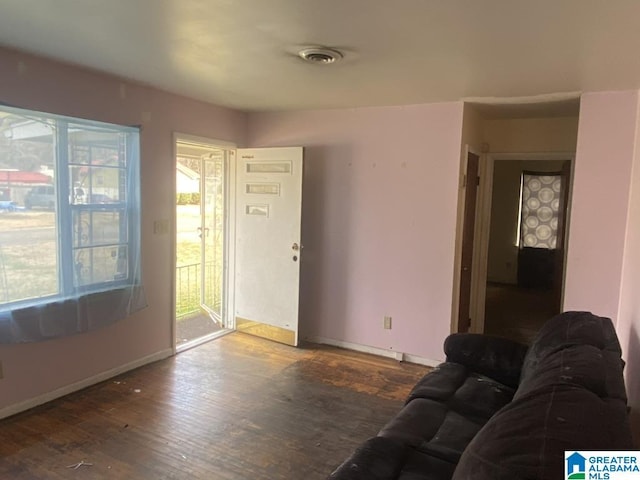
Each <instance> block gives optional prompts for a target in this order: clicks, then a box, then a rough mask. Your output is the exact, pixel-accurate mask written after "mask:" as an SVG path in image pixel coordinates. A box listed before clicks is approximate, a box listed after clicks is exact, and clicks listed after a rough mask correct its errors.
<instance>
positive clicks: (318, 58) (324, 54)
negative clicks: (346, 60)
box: [298, 47, 343, 65]
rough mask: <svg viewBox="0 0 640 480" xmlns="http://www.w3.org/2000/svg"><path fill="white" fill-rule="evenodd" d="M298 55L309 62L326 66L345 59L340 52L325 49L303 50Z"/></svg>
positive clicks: (312, 48)
mask: <svg viewBox="0 0 640 480" xmlns="http://www.w3.org/2000/svg"><path fill="white" fill-rule="evenodd" d="M298 55H299V56H300V57H301V58H302V59H304V60H306V61H307V62H311V63H320V64H325V65H328V64H330V63H335V62H337V61H339V60H341V59H342V57H343V55H342V53H340V52H339V51H337V50H333V49H331V48H325V47H311V48H303V49H302V50H300V51H299V52H298Z"/></svg>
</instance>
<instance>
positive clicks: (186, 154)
mask: <svg viewBox="0 0 640 480" xmlns="http://www.w3.org/2000/svg"><path fill="white" fill-rule="evenodd" d="M175 151H176V243H175V245H176V272H175V307H176V308H175V310H176V311H175V317H176V328H175V333H176V339H175V340H176V348H177V349H178V350H181V349H185V348H189V347H191V346H194V345H197V344H200V343H202V342H203V341H207V340H209V339H211V338H215V337H216V336H218V335H220V334H222V333H224V332H225V329H226V327H227V325H225V318H226V308H227V302H226V300H225V299H226V298H227V284H228V282H227V275H226V268H225V264H226V262H225V259H226V252H227V249H228V242H227V238H228V232H227V230H228V224H229V222H228V218H227V211H228V206H227V204H228V192H227V190H228V188H227V185H228V182H229V179H228V157H229V149H227V148H225V147H221V146H219V145H216V144H213V143H206V142H204V141H193V140H190V139H187V138H180V137H178V138H177V139H176V149H175Z"/></svg>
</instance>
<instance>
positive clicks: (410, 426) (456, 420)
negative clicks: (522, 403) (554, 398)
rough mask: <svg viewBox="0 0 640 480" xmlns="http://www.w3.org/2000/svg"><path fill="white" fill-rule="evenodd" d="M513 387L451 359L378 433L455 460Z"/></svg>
mask: <svg viewBox="0 0 640 480" xmlns="http://www.w3.org/2000/svg"><path fill="white" fill-rule="evenodd" d="M513 394H514V390H513V389H512V388H510V387H507V386H505V385H502V384H500V383H498V382H496V381H495V380H493V379H491V378H488V377H486V376H484V375H479V374H477V373H473V372H471V371H469V370H468V369H467V368H465V367H464V366H462V365H458V364H455V363H446V364H443V365H440V366H439V367H438V368H436V369H435V370H434V371H433V372H431V373H429V374H427V375H426V376H425V377H424V378H422V379H421V380H420V381H419V382H418V384H417V385H416V387H415V388H414V390H413V391H412V392H411V394H410V395H409V399H408V400H407V403H406V404H405V406H404V408H403V409H402V410H401V411H400V412H399V413H398V414H397V415H396V416H395V417H394V418H392V419H391V421H390V422H389V423H387V425H386V426H385V427H384V428H383V429H382V430H381V431H380V433H379V434H378V435H379V436H381V437H385V438H391V439H393V440H396V441H398V442H400V443H402V444H403V445H406V446H407V447H410V448H412V449H415V450H416V451H419V452H421V453H423V454H426V455H428V456H432V457H435V458H439V459H441V460H443V461H446V462H450V463H456V462H457V461H458V460H459V458H460V455H461V454H462V452H463V450H464V449H465V448H466V447H467V445H468V444H469V442H470V441H471V439H472V438H473V437H474V436H475V435H476V433H477V432H478V431H479V430H480V428H482V426H483V425H484V424H485V423H486V422H487V420H488V419H489V418H491V416H492V415H494V414H495V413H496V412H497V411H498V410H500V409H501V408H502V407H503V406H505V405H506V404H508V403H509V402H510V401H511V399H512V398H513Z"/></svg>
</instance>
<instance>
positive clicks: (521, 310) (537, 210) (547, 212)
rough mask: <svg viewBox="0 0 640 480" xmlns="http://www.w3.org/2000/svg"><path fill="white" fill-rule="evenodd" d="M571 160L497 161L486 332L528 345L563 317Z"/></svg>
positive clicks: (491, 215)
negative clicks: (549, 322)
mask: <svg viewBox="0 0 640 480" xmlns="http://www.w3.org/2000/svg"><path fill="white" fill-rule="evenodd" d="M570 164H571V160H570V159H568V158H567V159H557V160H556V159H553V160H550V159H546V160H545V159H536V160H531V159H500V160H495V161H494V162H493V181H492V182H491V183H492V193H491V208H490V212H491V213H490V219H491V220H490V228H489V241H488V248H487V268H486V271H487V274H486V288H485V298H484V300H485V301H484V312H483V313H484V315H483V317H484V332H485V333H488V334H494V335H500V336H504V337H508V338H512V339H514V340H517V341H520V342H523V343H529V342H530V341H531V340H532V339H533V337H534V336H535V334H536V333H537V331H538V330H539V329H540V327H541V326H542V324H543V323H544V322H545V321H546V320H548V319H549V318H550V317H552V316H553V315H555V314H557V313H560V311H561V309H562V306H561V299H562V286H563V274H564V260H565V249H564V244H565V238H566V235H565V230H566V229H565V226H566V224H567V222H566V218H567V208H568V205H567V204H568V201H567V199H568V189H569V185H570Z"/></svg>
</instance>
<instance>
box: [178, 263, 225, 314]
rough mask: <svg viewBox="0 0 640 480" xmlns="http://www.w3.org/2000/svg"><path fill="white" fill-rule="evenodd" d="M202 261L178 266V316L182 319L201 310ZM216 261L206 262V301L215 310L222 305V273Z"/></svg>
mask: <svg viewBox="0 0 640 480" xmlns="http://www.w3.org/2000/svg"><path fill="white" fill-rule="evenodd" d="M201 265H202V264H201V263H192V264H190V265H181V266H179V267H176V318H177V319H181V318H184V317H187V316H190V315H192V314H194V313H196V312H199V311H200V304H201V301H202V299H201V285H202V273H201V268H202V267H201ZM217 270H220V269H216V268H215V262H207V263H206V264H205V274H206V277H207V278H206V284H205V291H204V296H205V298H204V302H205V303H206V304H207V305H209V306H211V307H212V308H213V309H214V310H216V311H217V310H218V309H219V306H220V297H221V295H220V288H219V287H220V281H221V278H222V276H221V274H220V272H218V271H217Z"/></svg>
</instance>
